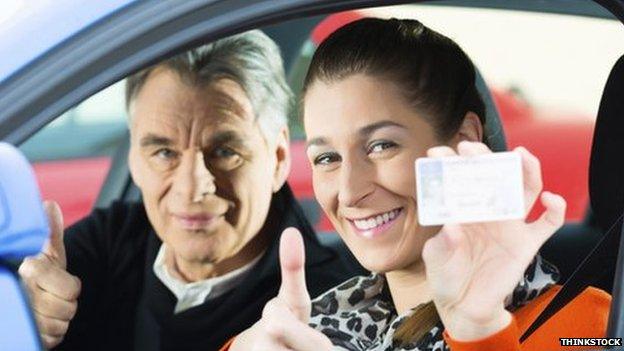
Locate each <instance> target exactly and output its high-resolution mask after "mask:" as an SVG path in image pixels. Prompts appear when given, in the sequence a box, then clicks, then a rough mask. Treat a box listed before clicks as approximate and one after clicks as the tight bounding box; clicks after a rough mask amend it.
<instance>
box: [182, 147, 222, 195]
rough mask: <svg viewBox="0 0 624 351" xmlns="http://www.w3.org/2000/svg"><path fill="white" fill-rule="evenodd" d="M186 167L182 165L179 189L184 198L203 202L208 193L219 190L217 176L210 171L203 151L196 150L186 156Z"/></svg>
mask: <svg viewBox="0 0 624 351" xmlns="http://www.w3.org/2000/svg"><path fill="white" fill-rule="evenodd" d="M186 161H187V165H186V167H180V169H179V171H180V173H181V174H180V176H179V177H178V179H177V182H178V184H177V189H178V192H180V195H182V196H183V197H184V198H186V199H189V200H190V201H191V202H201V201H202V200H203V198H204V196H206V195H210V194H214V193H215V192H216V191H217V187H216V184H215V177H214V176H213V175H212V173H210V170H208V168H207V166H206V162H205V161H204V154H203V153H202V152H201V151H194V152H193V154H192V155H189V156H188V157H186Z"/></svg>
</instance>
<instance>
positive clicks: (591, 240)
mask: <svg viewBox="0 0 624 351" xmlns="http://www.w3.org/2000/svg"><path fill="white" fill-rule="evenodd" d="M322 19H323V17H319V18H312V19H309V21H308V23H307V27H308V28H312V29H311V30H310V31H313V30H314V28H318V25H319V22H321V20H322ZM271 29H273V30H275V31H279V29H276V28H275V27H272V28H270V29H269V30H271ZM290 46H294V47H296V46H297V45H296V44H293V43H290ZM301 46H302V43H299V47H301ZM290 50H292V49H290ZM287 60H288V58H287ZM304 61H306V60H304ZM308 63H309V62H304V63H303V67H297V69H296V70H294V69H293V70H291V74H290V75H289V80H290V84H291V86H294V87H297V86H298V85H300V81H302V80H303V76H302V74H303V73H305V71H306V69H307V64H308ZM296 64H297V65H302V63H301V62H296ZM477 84H478V89H479V91H480V93H481V95H482V96H483V98H484V101H485V103H486V109H487V115H488V120H487V124H486V126H485V138H486V140H487V142H488V144H489V145H490V147H491V148H492V149H493V150H495V151H504V150H507V149H508V148H507V143H506V140H505V131H504V128H503V125H502V123H501V118H500V116H499V112H498V109H497V107H496V104H495V102H494V100H493V98H492V95H491V92H490V90H489V88H488V87H487V84H486V82H485V80H484V79H483V77H482V75H481V74H480V72H479V71H478V69H477ZM120 140H121V141H120V142H119V145H118V146H117V150H116V151H115V153H114V157H113V158H112V165H111V168H110V171H109V173H108V175H107V177H106V180H105V183H104V185H103V187H102V189H101V191H100V194H99V196H98V198H97V201H96V204H95V207H107V206H108V205H110V203H112V202H113V201H140V193H139V190H138V189H137V188H136V186H135V185H134V184H133V182H132V180H131V178H130V176H129V172H128V169H127V166H126V165H127V152H128V148H129V142H128V138H127V137H124V138H120ZM601 223H602V224H604V223H608V221H607V222H605V221H602V222H600V221H598V220H597V219H596V216H595V214H594V211H592V210H591V208H588V209H587V214H586V216H585V218H584V220H583V221H582V222H571V223H566V224H565V225H564V226H563V227H562V228H561V229H560V230H558V231H557V233H556V234H555V235H554V236H553V237H552V238H551V239H550V240H548V242H546V243H545V245H544V246H543V248H542V250H541V252H542V254H543V256H544V257H545V258H546V259H547V260H549V261H550V262H551V263H553V264H554V265H555V266H556V267H557V268H558V269H559V271H560V273H561V279H560V282H565V281H566V280H567V279H568V278H569V277H570V275H571V274H572V273H573V272H574V271H575V269H576V268H577V267H578V266H579V264H580V263H581V262H582V260H583V259H584V258H585V257H586V256H587V255H588V254H589V253H590V252H591V250H592V248H594V247H595V246H596V244H597V243H598V242H599V241H600V239H601V238H602V237H603V233H604V226H603V225H602V226H601V225H600V224H601ZM611 223H613V222H611ZM319 238H320V240H321V241H322V242H323V243H324V244H326V245H329V246H332V247H333V248H335V249H336V250H337V251H338V252H340V253H342V254H344V255H348V256H352V255H351V254H350V252H349V250H348V249H347V248H346V246H345V245H344V243H343V242H342V240H340V238H339V237H338V235H337V234H336V233H335V232H333V231H329V232H323V233H320V234H319ZM613 274H614V271H613V269H612V267H609V266H608V265H606V266H605V269H604V270H601V272H600V274H598V272H596V276H595V280H594V281H593V282H592V283H593V285H595V286H597V287H599V288H601V289H603V290H605V291H609V292H610V291H611V289H612V282H613Z"/></svg>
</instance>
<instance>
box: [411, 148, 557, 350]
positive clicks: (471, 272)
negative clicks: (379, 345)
mask: <svg viewBox="0 0 624 351" xmlns="http://www.w3.org/2000/svg"><path fill="white" fill-rule="evenodd" d="M515 151H517V152H519V153H520V155H521V156H522V170H523V179H524V199H525V204H526V213H528V212H529V210H530V209H531V208H532V207H533V204H534V203H535V201H536V200H537V198H538V197H540V201H541V203H542V204H543V205H544V207H545V208H546V210H545V212H544V213H543V214H542V215H541V216H540V217H539V218H538V219H537V220H536V221H534V222H531V223H527V222H525V221H524V220H507V221H497V222H484V223H470V224H454V225H444V226H443V227H442V229H441V230H440V232H439V233H438V234H437V235H436V236H434V237H433V238H431V239H429V240H428V241H427V242H426V244H425V247H424V250H423V259H424V261H425V266H426V272H427V281H428V282H429V286H430V288H431V290H432V293H433V300H434V303H435V305H436V308H437V310H438V313H439V315H440V318H441V319H442V322H443V323H444V326H445V328H446V330H447V332H448V333H449V335H451V336H452V337H453V338H454V339H456V340H462V341H470V340H478V339H481V338H484V337H487V336H489V335H492V334H494V333H496V332H498V331H500V330H502V329H504V328H505V327H506V326H507V325H508V324H509V323H510V321H511V314H510V313H509V312H508V311H506V310H505V306H504V300H505V297H506V296H507V295H509V294H510V293H511V292H512V291H513V289H514V287H515V286H516V285H517V284H518V282H519V281H520V279H521V278H522V276H523V274H524V271H525V269H526V268H527V266H528V265H529V264H530V262H531V260H532V259H533V257H534V256H535V255H536V254H537V252H538V250H539V248H540V247H541V246H542V244H543V243H544V242H545V241H546V240H547V239H548V238H549V237H550V236H551V235H552V234H553V233H554V232H555V231H556V230H557V229H558V228H559V227H560V226H561V225H562V224H563V221H564V214H565V207H566V203H565V200H564V199H563V198H562V197H561V196H559V195H555V194H552V193H549V192H543V193H542V175H541V170H540V163H539V161H538V159H537V158H536V157H535V156H533V155H532V154H531V153H529V152H528V151H527V150H526V149H524V148H521V147H520V148H516V149H515ZM490 152H491V151H490V150H489V149H488V148H487V146H485V145H484V144H482V143H472V142H461V143H459V145H458V147H457V152H455V151H454V150H453V149H451V148H449V147H445V146H442V147H434V148H432V149H429V151H428V156H429V157H445V156H453V155H460V156H471V155H479V154H485V153H490ZM540 193H541V196H540Z"/></svg>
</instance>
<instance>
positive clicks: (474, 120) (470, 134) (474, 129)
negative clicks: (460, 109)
mask: <svg viewBox="0 0 624 351" xmlns="http://www.w3.org/2000/svg"><path fill="white" fill-rule="evenodd" d="M453 139H454V140H453V146H456V145H457V144H459V142H460V141H476V142H482V141H483V125H482V124H481V120H480V119H479V116H477V114H476V113H474V112H472V111H468V112H466V115H465V116H464V120H463V122H462V124H461V126H460V127H459V130H458V131H457V134H455V137H454V138H453Z"/></svg>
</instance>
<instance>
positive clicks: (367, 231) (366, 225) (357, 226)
mask: <svg viewBox="0 0 624 351" xmlns="http://www.w3.org/2000/svg"><path fill="white" fill-rule="evenodd" d="M402 214H403V207H398V208H395V209H393V210H390V211H385V212H380V213H378V214H375V215H372V216H368V217H360V218H347V220H348V221H349V223H350V224H351V228H353V231H354V232H355V233H356V234H357V235H358V236H362V237H364V238H367V239H373V238H376V237H379V236H381V235H383V234H385V233H387V232H388V230H389V229H390V228H391V227H392V226H393V224H394V223H396V222H397V221H398V220H399V218H400V217H402Z"/></svg>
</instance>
